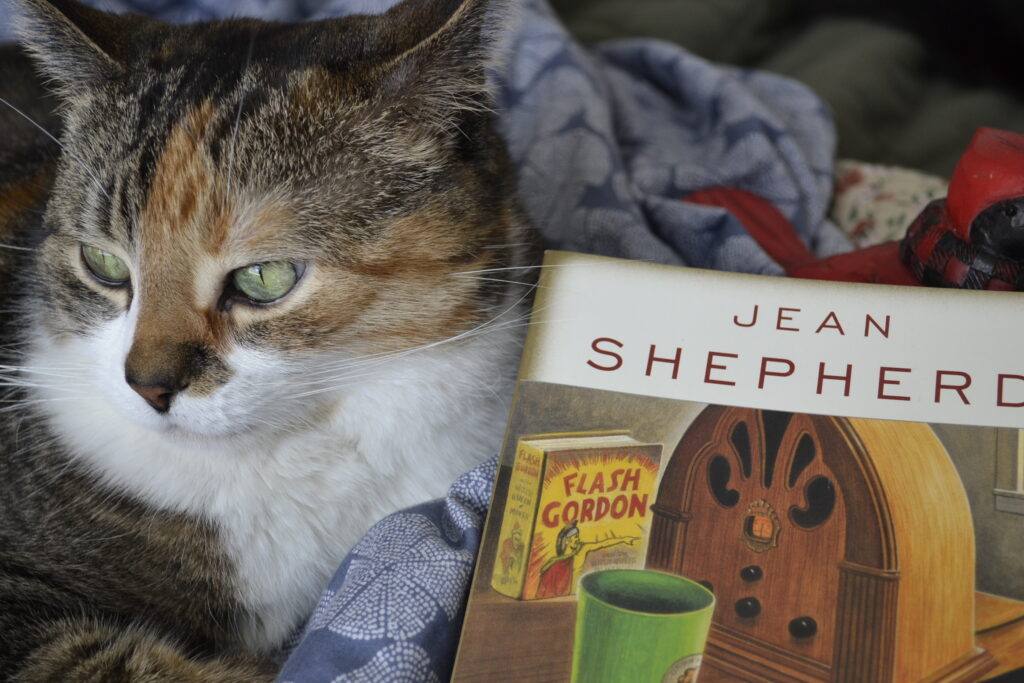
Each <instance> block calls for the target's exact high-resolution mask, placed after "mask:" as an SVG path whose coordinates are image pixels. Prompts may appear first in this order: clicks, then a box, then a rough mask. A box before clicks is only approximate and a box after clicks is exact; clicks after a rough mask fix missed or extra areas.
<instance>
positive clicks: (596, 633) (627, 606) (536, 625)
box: [454, 255, 1024, 683]
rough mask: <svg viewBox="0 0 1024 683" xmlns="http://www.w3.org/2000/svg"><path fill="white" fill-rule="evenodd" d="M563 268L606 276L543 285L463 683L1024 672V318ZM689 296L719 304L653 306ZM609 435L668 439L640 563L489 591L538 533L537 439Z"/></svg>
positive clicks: (575, 276)
mask: <svg viewBox="0 0 1024 683" xmlns="http://www.w3.org/2000/svg"><path fill="white" fill-rule="evenodd" d="M551 262H552V263H557V264H559V265H563V266H564V265H572V264H583V265H585V266H586V268H579V269H577V270H574V269H573V268H569V267H563V268H551V269H547V271H546V273H545V276H544V277H545V278H546V281H545V282H543V283H542V284H544V285H545V287H544V289H543V290H542V293H541V295H540V297H539V298H538V303H537V306H536V307H535V319H538V320H539V321H541V322H544V323H545V324H544V325H538V326H536V327H535V328H533V329H532V330H531V335H530V339H529V340H528V342H527V351H526V354H525V356H524V364H523V369H522V371H521V376H520V382H519V385H518V387H517V392H516V398H515V402H514V405H513V410H512V413H511V415H510V422H509V427H508V432H507V435H506V441H505V445H504V448H503V450H502V460H501V467H499V473H498V479H497V482H496V485H495V494H494V500H493V503H492V508H491V514H490V516H489V518H488V520H487V523H486V525H485V530H484V536H483V539H482V543H481V552H480V555H479V560H478V566H477V572H476V575H475V579H474V584H473V586H472V588H471V592H470V603H469V608H468V611H467V616H466V621H465V628H464V631H463V639H462V643H461V644H460V650H459V654H458V658H457V661H456V668H455V672H454V680H457V681H526V680H528V681H584V680H585V681H588V682H589V681H611V680H620V681H648V680H649V681H654V682H655V683H658V682H659V681H661V682H662V683H664V681H670V682H671V683H677V681H679V680H686V681H694V680H697V679H698V677H699V680H700V681H702V682H703V683H708V682H711V683H714V681H894V682H895V681H898V682H903V681H907V682H911V681H975V680H985V679H987V678H989V677H991V676H995V675H998V674H1002V673H1006V672H1009V671H1013V670H1016V669H1018V668H1020V667H1024V574H1022V573H1021V572H1020V554H1019V548H1020V547H1024V519H1022V516H1024V437H1022V435H1024V431H1021V430H1020V429H1019V428H1020V427H1021V426H1024V412H1022V409H1024V371H1022V370H1024V368H1020V365H1019V363H1018V361H1017V351H1016V349H1014V348H1013V344H1011V343H1009V342H1008V341H1006V340H1008V339H1013V338H1019V336H1020V335H1021V334H1024V323H1019V322H1017V320H1016V318H1017V316H1014V315H1013V314H1012V313H1013V310H1014V309H1015V308H1016V303H1015V302H1014V301H1011V300H1010V299H1008V298H1006V297H1001V296H998V295H996V296H992V295H991V294H988V295H985V294H982V295H976V294H975V295H968V296H963V294H964V293H954V296H952V297H948V296H947V295H948V293H946V292H932V291H927V290H914V291H912V292H909V291H908V292H906V293H904V292H905V290H894V289H889V288H881V287H865V286H855V285H844V284H834V283H830V284H828V285H822V284H821V283H808V282H794V281H789V280H781V279H767V278H752V277H750V276H735V275H728V274H721V273H705V272H701V271H681V270H679V269H671V268H666V267H659V266H650V265H646V264H635V263H628V264H624V263H622V262H614V261H611V260H607V259H599V258H594V257H576V256H566V255H556V256H555V257H554V258H553V260H552V261H551ZM606 265H607V267H605V266H606ZM626 275H628V276H629V277H628V278H627V277H626ZM672 289H678V290H681V291H686V290H691V291H700V292H701V296H700V297H689V298H687V297H679V298H677V299H672V300H671V303H668V304H667V303H666V299H664V298H663V297H656V296H652V293H654V292H665V291H671V290H672ZM584 292H585V293H586V295H587V296H582V295H581V293H584ZM752 293H753V294H752ZM979 296H981V297H983V299H979V298H978V297H979ZM591 301H596V303H593V304H590V303H588V302H591ZM982 301H984V302H985V305H981V302H982ZM990 301H992V302H993V303H992V304H991V305H990V304H989V303H988V302H990ZM588 306H589V308H588ZM938 306H942V307H944V309H943V310H944V314H945V315H946V316H954V317H956V318H957V319H958V320H960V321H961V322H962V323H963V324H966V325H968V326H971V325H978V326H979V327H980V326H982V323H983V321H984V320H987V321H988V324H989V325H991V324H992V320H1000V321H1002V320H1006V321H1007V322H1006V325H1005V327H1006V328H1007V329H1006V330H1005V332H1006V334H1005V335H1004V334H999V335H989V336H987V337H986V339H985V340H983V341H982V342H981V343H980V344H979V343H977V340H973V339H972V340H962V339H959V338H956V337H953V338H949V337H948V336H943V334H942V330H941V328H942V324H941V321H940V320H938V319H936V316H935V313H934V311H935V310H936V307H938ZM537 311H542V314H539V313H538V312H537ZM974 318H977V320H974ZM562 321H564V322H562ZM1015 326H1016V327H1020V328H1022V329H1020V330H1017V329H1016V327H1015ZM797 341H799V343H797ZM608 425H615V426H616V427H623V428H627V429H629V431H630V433H631V435H632V436H633V437H634V438H635V439H637V440H639V441H642V442H644V443H648V444H660V445H661V446H662V457H661V458H660V461H659V469H658V472H657V474H656V475H655V477H654V480H655V484H654V488H653V493H652V495H651V497H650V498H649V505H648V515H649V527H647V530H646V533H645V536H644V540H643V543H642V547H643V551H642V552H641V553H639V554H638V555H635V556H633V557H632V558H631V559H630V560H629V562H628V563H622V564H618V565H617V566H616V568H607V567H596V566H595V567H591V566H586V565H584V566H582V567H580V568H573V572H572V577H571V580H570V581H571V583H572V584H573V585H574V589H575V590H574V591H572V590H570V593H569V594H568V595H560V596H555V597H550V598H547V599H517V597H512V596H511V595H510V594H508V593H502V592H501V591H500V590H499V589H498V588H497V586H495V585H494V583H493V579H494V578H495V577H496V576H500V575H501V573H502V572H503V571H504V567H503V564H502V563H503V562H504V561H505V560H506V559H507V558H511V557H512V556H513V555H512V553H513V549H515V548H519V551H518V552H520V553H521V555H520V556H521V557H522V558H523V561H524V562H525V557H526V553H527V551H528V550H529V548H530V546H529V545H528V541H527V539H526V536H528V535H529V534H530V533H532V532H533V529H531V528H529V525H528V522H527V523H522V522H521V523H520V527H519V532H518V534H515V533H514V531H515V525H514V523H513V524H512V525H511V527H508V525H507V524H506V522H507V521H508V515H507V514H506V513H507V511H508V509H509V504H508V497H509V494H510V490H511V486H512V483H513V481H514V477H515V475H514V473H513V466H514V463H515V461H516V459H517V452H518V448H517V447H518V445H519V443H520V442H519V439H520V438H521V437H522V436H523V435H530V434H537V433H550V432H577V431H582V430H601V429H605V428H607V426H608ZM563 493H564V490H563ZM539 506H540V502H539V494H538V502H537V505H536V507H538V508H539ZM503 518H504V521H503ZM532 521H534V522H536V513H535V516H534V518H533V520H532ZM565 526H566V525H562V526H561V527H560V528H559V532H562V530H563V529H564V528H565ZM577 526H579V523H577ZM503 528H505V531H503ZM573 535H575V533H574V532H572V531H571V530H570V531H566V532H565V533H564V534H563V539H562V545H563V550H564V549H565V547H566V545H567V543H569V542H573V541H569V540H567V538H568V537H570V536H573ZM499 537H500V538H499ZM517 538H518V540H516V539H517ZM506 541H507V542H508V543H507V545H506V546H505V548H506V550H507V551H508V552H503V549H502V547H501V545H502V544H505V543H506ZM555 545H556V548H555V555H556V557H557V556H559V554H560V553H558V548H557V545H558V538H557V537H556V538H555ZM623 545H625V544H623ZM609 550H614V548H612V549H609ZM548 562H550V558H549V559H548V560H545V561H544V563H542V564H541V567H542V568H543V566H544V564H547V563H548ZM550 566H553V564H552V565H550ZM524 567H525V564H524ZM566 573H568V572H566ZM676 577H677V578H678V579H679V580H678V581H677V582H673V581H672V579H674V578H676ZM564 580H565V579H564V578H563V579H560V581H562V582H564ZM525 585H526V584H525V581H524V587H525ZM702 592H703V594H702ZM513 595H514V591H513ZM705 596H711V597H709V598H705ZM519 597H520V598H521V597H523V596H522V595H520V596H519ZM709 600H711V601H712V602H709ZM623 615H625V616H623ZM636 634H643V635H642V638H643V639H642V641H636V640H630V638H632V637H634V636H635V635H636ZM652 659H657V666H655V667H653V668H644V667H645V666H647V665H648V664H649V660H652Z"/></svg>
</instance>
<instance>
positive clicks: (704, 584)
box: [697, 581, 715, 593]
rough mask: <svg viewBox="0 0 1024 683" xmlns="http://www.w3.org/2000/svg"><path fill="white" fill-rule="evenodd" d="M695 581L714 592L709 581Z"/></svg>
mask: <svg viewBox="0 0 1024 683" xmlns="http://www.w3.org/2000/svg"><path fill="white" fill-rule="evenodd" d="M697 583H699V584H700V585H702V586H704V587H705V588H707V589H708V590H709V591H711V592H712V593H714V592H715V587H714V586H713V585H712V584H711V582H710V581H698V582H697Z"/></svg>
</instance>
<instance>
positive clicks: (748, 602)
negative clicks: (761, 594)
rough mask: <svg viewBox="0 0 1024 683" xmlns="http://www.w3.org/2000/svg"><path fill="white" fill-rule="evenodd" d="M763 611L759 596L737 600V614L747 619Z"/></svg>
mask: <svg viewBox="0 0 1024 683" xmlns="http://www.w3.org/2000/svg"><path fill="white" fill-rule="evenodd" d="M760 613H761V603H760V601H759V600H758V599H757V598H740V599H739V600H737V601H736V614H738V615H740V616H741V617H743V618H745V619H749V618H751V617H756V616H757V615H758V614H760Z"/></svg>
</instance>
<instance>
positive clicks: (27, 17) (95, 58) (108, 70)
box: [14, 0, 135, 92]
mask: <svg viewBox="0 0 1024 683" xmlns="http://www.w3.org/2000/svg"><path fill="white" fill-rule="evenodd" d="M14 6H15V20H14V25H15V30H16V32H17V34H18V35H19V36H20V37H21V40H22V42H23V43H24V45H25V47H27V48H28V49H29V51H30V52H31V53H32V54H33V55H34V56H35V58H36V61H37V62H38V63H39V65H40V66H41V67H42V69H43V70H44V71H45V72H46V73H47V74H49V75H50V76H52V77H53V78H54V79H55V80H56V81H57V83H58V85H59V86H61V88H62V89H64V90H67V91H71V92H75V91H78V90H84V89H86V88H89V87H92V86H95V85H96V83H97V82H99V81H102V80H105V79H109V78H112V77H114V76H116V75H117V74H119V73H121V71H122V70H123V66H122V62H121V58H122V57H123V55H124V51H125V47H124V46H125V40H126V38H127V37H128V36H129V35H130V34H131V31H132V29H133V28H134V26H131V25H130V24H131V23H135V22H131V21H128V20H126V18H125V17H120V16H118V15H116V14H110V13H108V12H102V11H100V10H97V9H93V8H92V7H89V6H87V5H83V4H81V3H79V2H75V0H14Z"/></svg>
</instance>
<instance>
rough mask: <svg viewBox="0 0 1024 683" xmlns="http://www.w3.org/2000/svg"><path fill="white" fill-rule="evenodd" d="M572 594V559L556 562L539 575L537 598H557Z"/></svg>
mask: <svg viewBox="0 0 1024 683" xmlns="http://www.w3.org/2000/svg"><path fill="white" fill-rule="evenodd" d="M571 592H572V558H571V557H567V558H565V559H564V560H558V561H557V562H555V563H554V564H553V565H551V566H550V567H548V570H547V571H546V572H544V573H543V574H541V575H540V583H539V584H538V585H537V595H536V597H538V598H557V597H558V596H560V595H568V594H569V593H571Z"/></svg>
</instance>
